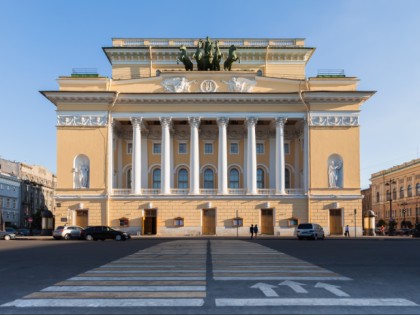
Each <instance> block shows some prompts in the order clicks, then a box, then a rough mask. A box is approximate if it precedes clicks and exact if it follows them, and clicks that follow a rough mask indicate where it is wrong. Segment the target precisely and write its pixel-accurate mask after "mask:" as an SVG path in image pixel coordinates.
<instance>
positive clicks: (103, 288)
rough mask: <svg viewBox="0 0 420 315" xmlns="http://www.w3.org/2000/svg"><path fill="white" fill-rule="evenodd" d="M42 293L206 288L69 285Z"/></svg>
mask: <svg viewBox="0 0 420 315" xmlns="http://www.w3.org/2000/svg"><path fill="white" fill-rule="evenodd" d="M41 291H42V292H80V291H83V292H157V291H171V292H175V291H206V286H161V285H155V286H153V285H150V286H149V285H148V286H127V285H125V286H124V285H106V286H105V285H71V286H52V287H48V288H45V289H43V290H41Z"/></svg>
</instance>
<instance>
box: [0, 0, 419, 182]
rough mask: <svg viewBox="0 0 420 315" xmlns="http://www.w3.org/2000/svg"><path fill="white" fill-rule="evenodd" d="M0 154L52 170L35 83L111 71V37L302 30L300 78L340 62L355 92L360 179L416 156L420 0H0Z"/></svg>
mask: <svg viewBox="0 0 420 315" xmlns="http://www.w3.org/2000/svg"><path fill="white" fill-rule="evenodd" d="M0 35H1V36H0V41H1V48H0V74H1V75H0V87H1V88H2V91H1V92H2V93H1V99H0V156H1V157H3V158H6V159H11V160H16V161H22V162H27V163H29V164H38V165H43V166H46V167H47V168H49V169H50V170H52V171H53V172H55V171H56V134H55V132H56V128H55V125H56V115H55V107H54V105H53V104H51V103H50V102H49V101H48V100H47V99H45V98H44V97H43V96H42V95H41V94H40V93H39V91H40V90H56V89H57V88H58V85H57V83H56V81H55V80H56V79H57V78H58V76H61V75H69V74H71V71H72V68H97V69H98V71H99V73H100V74H101V75H106V76H110V74H111V67H110V64H109V62H108V60H107V58H106V57H105V55H104V53H103V52H102V49H101V48H102V47H104V46H111V39H112V38H113V37H184V38H185V37H187V38H189V37H191V38H202V37H205V36H207V35H208V36H210V37H256V38H258V37H276V38H305V39H306V46H309V47H316V51H315V54H314V55H313V57H312V59H311V60H310V62H309V63H308V66H307V76H315V75H316V74H317V71H318V69H344V70H345V73H346V75H348V76H357V77H359V78H360V80H361V81H360V84H359V89H360V90H376V91H378V92H377V94H376V95H375V96H374V97H373V98H372V99H371V100H369V101H368V102H367V103H365V104H364V105H363V106H362V114H361V179H362V182H361V185H362V187H368V185H369V177H370V174H371V173H373V172H377V171H379V170H382V169H385V168H389V167H391V166H394V165H397V164H400V163H403V162H405V161H409V160H412V159H415V158H417V157H419V152H420V131H419V130H420V128H419V118H420V94H419V93H418V91H419V90H420V87H419V85H420V79H419V73H420V63H419V56H420V42H419V40H420V1H416V0H412V1H409V0H395V1H394V0H392V1H386V0H347V1H344V0H323V1H313V0H290V1H280V0H277V1H269V0H259V1H245V0H242V1H235V0H233V1H232V0H231V1H227V0H224V1H218V0H213V1H208V2H206V1H182V0H178V1H158V0H156V1H139V0H137V1H134V0H133V1H125V0H119V1H110V0H100V1H99V0H97V1H94V0H90V1H88V0H71V1H65V0H63V1H57V0H38V1H31V0H27V1H21V0H0Z"/></svg>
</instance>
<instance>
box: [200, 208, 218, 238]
mask: <svg viewBox="0 0 420 315" xmlns="http://www.w3.org/2000/svg"><path fill="white" fill-rule="evenodd" d="M202 233H203V235H216V209H203V230H202Z"/></svg>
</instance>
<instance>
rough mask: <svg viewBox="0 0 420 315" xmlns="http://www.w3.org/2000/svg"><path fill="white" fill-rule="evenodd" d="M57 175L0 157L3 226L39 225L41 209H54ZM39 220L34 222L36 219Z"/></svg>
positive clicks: (0, 204) (0, 205)
mask: <svg viewBox="0 0 420 315" xmlns="http://www.w3.org/2000/svg"><path fill="white" fill-rule="evenodd" d="M56 182H57V180H56V176H55V175H54V174H53V173H52V172H50V171H49V170H48V169H46V168H45V167H42V166H38V165H34V166H31V165H28V164H25V163H21V162H15V161H9V160H6V159H0V209H1V210H2V213H3V218H4V221H5V224H6V225H14V226H17V227H30V226H31V223H32V222H33V224H34V225H36V224H38V225H40V224H41V223H40V219H41V211H44V210H49V211H54V207H55V202H54V189H55V185H56ZM37 217H39V218H38V221H39V222H35V221H34V220H36V218H37Z"/></svg>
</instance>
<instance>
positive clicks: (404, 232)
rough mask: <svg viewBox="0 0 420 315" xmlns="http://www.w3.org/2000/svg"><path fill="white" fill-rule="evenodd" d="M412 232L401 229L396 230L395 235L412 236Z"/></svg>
mask: <svg viewBox="0 0 420 315" xmlns="http://www.w3.org/2000/svg"><path fill="white" fill-rule="evenodd" d="M413 233H414V231H413V230H412V229H408V228H401V229H399V230H397V235H412V234H413Z"/></svg>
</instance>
